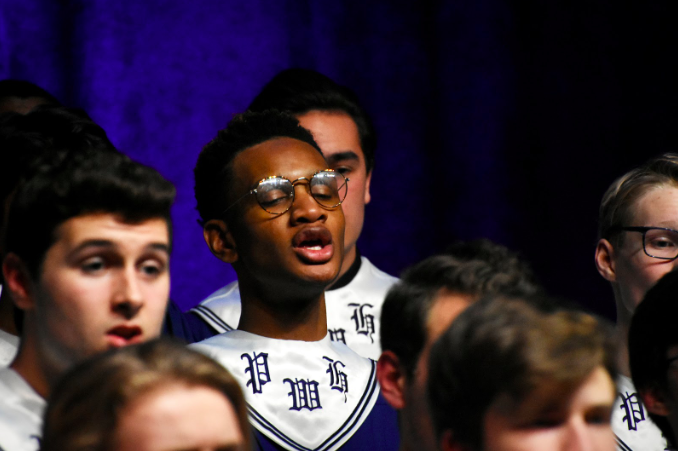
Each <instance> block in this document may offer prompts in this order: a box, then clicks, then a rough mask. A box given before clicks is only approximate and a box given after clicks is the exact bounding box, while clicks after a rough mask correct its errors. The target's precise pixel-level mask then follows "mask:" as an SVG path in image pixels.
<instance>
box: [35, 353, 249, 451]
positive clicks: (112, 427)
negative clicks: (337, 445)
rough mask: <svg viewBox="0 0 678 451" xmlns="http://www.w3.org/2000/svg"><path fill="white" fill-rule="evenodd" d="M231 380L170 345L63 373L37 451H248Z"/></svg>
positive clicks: (238, 395) (241, 407) (103, 358)
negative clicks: (39, 450)
mask: <svg viewBox="0 0 678 451" xmlns="http://www.w3.org/2000/svg"><path fill="white" fill-rule="evenodd" d="M250 449H251V446H250V429H249V426H248V423H247V406H246V404H245V399H244V398H243V395H242V391H241V390H240V387H239V386H238V383H237V382H236V380H235V379H234V378H233V376H232V375H231V374H230V373H229V372H228V371H227V370H226V369H224V368H223V367H222V366H221V365H219V364H218V363H217V362H215V361H214V360H212V359H210V358H209V357H206V356H204V355H202V354H200V353H198V352H195V351H191V350H189V349H186V347H185V346H183V345H180V344H178V343H173V342H170V341H162V340H153V341H150V342H148V343H143V344H140V345H133V346H128V347H126V348H122V349H118V350H112V351H109V352H106V353H104V354H101V355H99V356H96V357H94V358H92V359H88V360H86V361H85V362H83V363H81V364H78V365H76V366H75V367H74V368H73V369H71V370H70V371H68V373H66V374H65V375H64V376H63V377H62V378H61V380H60V382H59V383H58V384H57V385H56V387H55V388H54V391H53V392H52V395H51V396H50V399H49V404H48V406H47V411H46V413H45V425H44V433H43V443H42V448H41V451H64V450H68V451H109V450H115V451H160V450H162V451H167V450H201V451H249V450H250Z"/></svg>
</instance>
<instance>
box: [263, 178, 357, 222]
mask: <svg viewBox="0 0 678 451" xmlns="http://www.w3.org/2000/svg"><path fill="white" fill-rule="evenodd" d="M308 184H309V186H310V192H311V196H313V198H314V199H315V200H316V202H318V203H319V204H320V205H322V206H323V207H325V208H334V207H336V206H338V205H339V204H341V202H342V201H343V200H344V198H345V197H346V191H347V184H346V179H345V178H344V176H343V175H341V174H339V173H337V172H329V171H328V172H319V173H317V174H315V175H314V176H313V177H311V179H310V181H309V182H308ZM256 195H257V202H259V205H261V208H263V209H264V210H266V211H267V212H269V213H272V214H282V213H285V212H286V211H287V210H288V209H289V208H290V207H291V206H292V202H293V201H294V185H293V184H292V182H290V181H289V180H287V179H286V178H283V177H272V178H269V179H266V180H264V181H262V182H261V183H259V185H258V186H257V188H256Z"/></svg>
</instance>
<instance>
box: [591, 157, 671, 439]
mask: <svg viewBox="0 0 678 451" xmlns="http://www.w3.org/2000/svg"><path fill="white" fill-rule="evenodd" d="M599 238H600V239H599V241H598V244H597V246H596V253H595V262H596V267H597V269H598V272H599V273H600V275H601V276H603V277H604V278H605V279H606V280H608V281H609V282H610V284H611V285H612V291H613V293H614V298H615V304H616V310H617V321H616V329H617V335H618V342H619V350H618V355H617V371H618V378H617V386H618V397H617V400H616V402H615V407H614V409H613V417H612V428H613V430H614V431H615V434H616V435H617V443H618V445H619V449H621V450H637V449H642V450H648V451H653V450H659V451H663V450H664V449H665V447H666V441H665V439H664V438H663V437H662V434H661V431H660V430H659V429H658V428H657V427H656V425H655V424H653V423H652V421H651V420H650V419H649V416H648V413H647V411H646V409H645V406H644V405H643V404H642V402H641V400H640V397H639V396H638V394H637V393H636V389H635V387H634V385H633V382H632V380H631V370H630V368H629V356H628V347H627V337H628V331H629V327H630V324H631V318H632V316H633V313H634V311H635V310H636V307H638V305H639V304H640V302H641V301H642V299H643V297H644V296H645V294H646V293H647V291H648V290H649V289H650V288H652V286H654V284H655V283H656V282H657V281H658V280H659V279H661V277H662V276H664V275H665V274H667V273H668V272H671V271H672V270H674V269H676V268H678V259H677V258H676V257H678V155H676V154H665V155H661V156H659V157H656V158H652V159H651V160H649V161H648V162H646V163H645V164H643V165H642V166H640V167H638V168H636V169H633V170H631V171H629V172H628V173H626V174H624V175H623V176H622V177H620V178H619V179H617V180H616V181H615V182H614V183H613V184H612V185H611V186H610V187H609V188H608V190H607V191H606V193H605V195H604V196H603V200H602V202H601V206H600V216H599Z"/></svg>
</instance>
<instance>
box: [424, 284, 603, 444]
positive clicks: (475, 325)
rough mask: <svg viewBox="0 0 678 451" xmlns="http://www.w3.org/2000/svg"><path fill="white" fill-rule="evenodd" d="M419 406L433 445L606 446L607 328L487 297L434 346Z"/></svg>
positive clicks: (529, 303) (542, 304)
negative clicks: (429, 420) (425, 404)
mask: <svg viewBox="0 0 678 451" xmlns="http://www.w3.org/2000/svg"><path fill="white" fill-rule="evenodd" d="M429 371H430V373H429V374H430V377H429V385H428V388H429V393H428V394H429V403H430V405H431V414H432V417H433V422H434V426H435V429H436V437H437V440H438V443H439V444H440V446H441V449H442V450H443V451H451V450H466V451H471V450H472V451H480V450H493V451H508V450H512V451H517V450H521V451H536V450H546V449H548V450H551V451H556V450H566V449H568V450H569V449H587V450H596V451H608V450H609V451H612V450H614V449H615V439H614V434H613V433H612V429H611V428H610V415H611V409H612V404H613V401H614V397H615V386H614V382H613V371H614V370H613V345H612V340H611V338H610V333H609V327H607V325H604V324H601V323H600V322H599V321H598V320H597V319H596V318H594V317H592V316H590V315H587V314H585V313H581V312H577V311H573V310H563V309H556V308H555V307H554V306H552V304H551V303H550V302H548V301H542V300H538V299H534V300H525V299H520V298H504V297H488V298H484V299H482V300H480V301H478V302H476V303H475V304H473V305H471V306H470V307H468V308H467V309H466V310H465V311H464V312H462V313H461V314H460V315H459V316H458V317H457V319H456V320H455V321H454V322H453V323H452V325H451V326H450V328H449V329H447V331H445V333H444V334H443V335H442V336H441V337H440V339H439V340H438V341H437V342H436V343H435V344H434V346H433V348H432V350H431V356H430V368H429Z"/></svg>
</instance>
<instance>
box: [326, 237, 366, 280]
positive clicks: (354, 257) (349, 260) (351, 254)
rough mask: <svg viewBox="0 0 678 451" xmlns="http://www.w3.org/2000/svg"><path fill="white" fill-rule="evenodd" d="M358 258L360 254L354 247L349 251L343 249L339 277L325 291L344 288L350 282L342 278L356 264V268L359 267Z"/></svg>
mask: <svg viewBox="0 0 678 451" xmlns="http://www.w3.org/2000/svg"><path fill="white" fill-rule="evenodd" d="M359 258H360V253H359V252H358V249H357V248H356V246H353V247H352V248H351V249H350V250H346V249H344V260H342V262H341V269H339V276H338V277H337V278H336V279H334V282H332V284H331V285H330V286H328V287H327V289H328V290H332V289H336V288H341V286H345V285H346V284H347V283H348V282H350V280H349V281H348V282H347V281H346V278H345V277H344V276H345V275H346V274H347V273H349V272H351V270H352V269H354V268H355V266H356V264H357V265H358V267H360V261H359ZM351 278H352V277H351Z"/></svg>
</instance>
